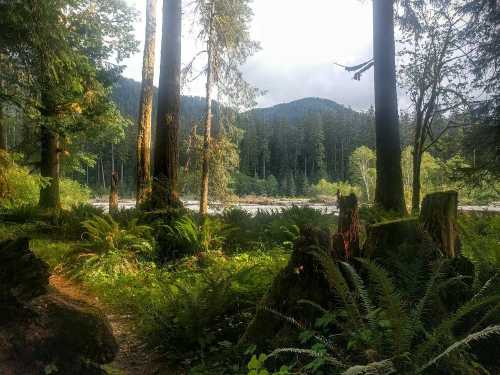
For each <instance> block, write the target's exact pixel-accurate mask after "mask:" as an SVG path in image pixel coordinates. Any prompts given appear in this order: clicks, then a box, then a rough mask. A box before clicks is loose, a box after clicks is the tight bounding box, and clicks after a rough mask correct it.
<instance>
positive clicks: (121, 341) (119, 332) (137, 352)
mask: <svg viewBox="0 0 500 375" xmlns="http://www.w3.org/2000/svg"><path fill="white" fill-rule="evenodd" d="M50 285H51V286H52V287H53V288H55V289H56V290H57V291H58V292H59V293H60V294H62V295H65V296H68V297H69V298H72V299H76V300H80V301H83V302H86V303H88V304H90V305H92V306H94V307H97V308H99V309H100V310H101V311H102V312H103V313H104V314H105V315H106V317H107V318H108V320H109V323H110V324H111V327H112V329H113V334H114V336H115V338H116V341H117V342H118V345H119V348H120V351H119V353H118V355H117V356H116V358H115V360H114V361H113V362H112V363H111V364H109V365H107V367H106V369H107V370H108V371H109V373H110V375H136V374H139V375H153V374H154V375H157V374H158V375H163V374H165V375H167V374H173V373H172V372H170V371H167V370H160V366H159V365H158V363H159V361H158V358H155V356H154V355H152V354H151V353H148V351H147V349H146V347H145V345H144V343H143V342H141V340H140V339H139V337H138V335H137V334H136V333H135V332H134V327H133V324H132V319H131V317H130V316H129V315H120V314H117V313H116V312H114V311H112V310H111V309H110V308H109V307H108V306H106V305H105V304H104V303H102V302H101V301H100V300H99V299H98V298H97V297H95V296H92V295H91V294H90V293H88V292H87V291H86V290H85V289H84V288H83V287H82V286H81V285H79V284H77V283H75V282H73V281H71V280H68V279H66V278H65V277H64V276H61V275H52V276H51V277H50Z"/></svg>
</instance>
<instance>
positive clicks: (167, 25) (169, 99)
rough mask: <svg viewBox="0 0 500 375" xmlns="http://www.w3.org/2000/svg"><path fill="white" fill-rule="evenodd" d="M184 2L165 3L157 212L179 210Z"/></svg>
mask: <svg viewBox="0 0 500 375" xmlns="http://www.w3.org/2000/svg"><path fill="white" fill-rule="evenodd" d="M181 29H182V0H164V3H163V31H162V43H161V65H160V84H159V92H158V118H157V122H156V141H155V150H154V166H153V185H152V195H151V203H152V206H153V207H154V208H166V207H177V206H179V205H180V204H181V203H180V200H179V196H178V193H177V175H178V165H179V145H178V135H179V122H180V107H181V98H180V92H181V78H180V75H181Z"/></svg>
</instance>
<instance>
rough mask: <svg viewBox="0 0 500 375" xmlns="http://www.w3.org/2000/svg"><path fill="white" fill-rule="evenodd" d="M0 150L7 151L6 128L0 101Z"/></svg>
mask: <svg viewBox="0 0 500 375" xmlns="http://www.w3.org/2000/svg"><path fill="white" fill-rule="evenodd" d="M0 151H7V128H6V126H5V118H4V115H3V104H2V103H0Z"/></svg>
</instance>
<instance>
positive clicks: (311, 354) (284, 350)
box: [268, 348, 347, 368]
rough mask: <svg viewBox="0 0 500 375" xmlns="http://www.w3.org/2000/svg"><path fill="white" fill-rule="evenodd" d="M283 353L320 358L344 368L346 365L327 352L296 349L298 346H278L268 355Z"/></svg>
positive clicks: (273, 355)
mask: <svg viewBox="0 0 500 375" xmlns="http://www.w3.org/2000/svg"><path fill="white" fill-rule="evenodd" d="M284 353H293V354H299V355H307V356H309V357H315V358H321V359H323V360H324V361H325V362H327V363H329V364H330V365H332V366H334V367H340V368H346V367H347V366H346V365H345V364H344V363H342V362H341V361H340V360H338V359H337V358H335V357H332V356H329V355H327V354H323V353H318V352H317V351H314V350H311V349H298V348H279V349H275V350H273V351H272V352H271V354H269V356H268V358H269V357H275V356H278V355H280V354H284Z"/></svg>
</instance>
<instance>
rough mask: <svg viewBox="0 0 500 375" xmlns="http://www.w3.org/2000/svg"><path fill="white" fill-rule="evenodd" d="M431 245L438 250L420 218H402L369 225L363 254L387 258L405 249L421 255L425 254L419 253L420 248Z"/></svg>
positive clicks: (369, 256)
mask: <svg viewBox="0 0 500 375" xmlns="http://www.w3.org/2000/svg"><path fill="white" fill-rule="evenodd" d="M429 247H430V248H431V250H434V251H435V250H436V246H435V245H434V244H433V242H432V240H431V238H430V237H429V236H428V235H427V234H426V233H425V231H424V230H423V228H422V226H421V225H420V221H419V220H418V218H416V217H410V218H402V219H396V220H391V221H386V222H382V223H376V224H373V225H369V226H368V227H367V237H366V241H365V244H364V247H363V256H365V257H368V258H378V259H386V258H388V257H393V256H395V255H397V254H398V253H400V252H401V251H403V250H404V251H405V252H408V251H410V252H414V255H415V256H421V255H423V254H419V252H418V249H421V248H422V249H425V248H429ZM434 251H432V252H434Z"/></svg>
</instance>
